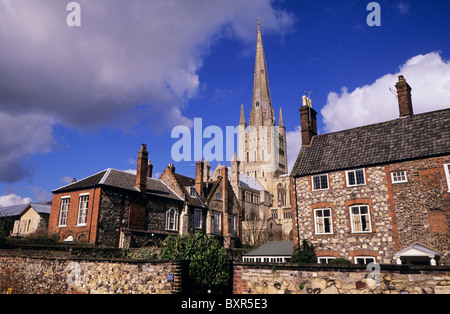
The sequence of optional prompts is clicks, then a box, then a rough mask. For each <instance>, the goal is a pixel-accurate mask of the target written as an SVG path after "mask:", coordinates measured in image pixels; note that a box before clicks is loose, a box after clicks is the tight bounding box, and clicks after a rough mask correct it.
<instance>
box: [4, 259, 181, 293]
mask: <svg viewBox="0 0 450 314" xmlns="http://www.w3.org/2000/svg"><path fill="white" fill-rule="evenodd" d="M188 271H189V266H188V265H187V263H186V262H181V261H157V262H149V261H129V260H111V259H104V260H102V259H91V260H90V259H66V258H45V257H29V256H17V255H15V256H11V255H10V256H5V255H0V294H4V293H14V294H78V293H79V294H108V293H109V294H178V293H181V292H182V289H183V279H184V278H186V275H187V272H188Z"/></svg>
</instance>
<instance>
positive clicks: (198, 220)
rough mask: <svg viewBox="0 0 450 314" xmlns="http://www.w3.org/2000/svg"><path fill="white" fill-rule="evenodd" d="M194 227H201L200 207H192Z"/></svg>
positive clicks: (201, 212) (201, 213)
mask: <svg viewBox="0 0 450 314" xmlns="http://www.w3.org/2000/svg"><path fill="white" fill-rule="evenodd" d="M193 220H194V228H195V229H202V228H203V211H202V210H201V209H198V208H195V209H194V219H193Z"/></svg>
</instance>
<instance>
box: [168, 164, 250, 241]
mask: <svg viewBox="0 0 450 314" xmlns="http://www.w3.org/2000/svg"><path fill="white" fill-rule="evenodd" d="M160 180H161V181H162V182H164V183H165V184H166V185H167V186H168V187H170V188H171V189H172V190H173V191H175V192H176V193H177V194H178V195H181V197H182V198H184V199H185V203H184V207H183V210H182V211H181V212H180V224H181V225H180V226H181V227H180V233H181V234H188V233H195V232H202V233H205V234H209V235H212V236H216V237H219V238H223V239H224V242H225V244H226V245H227V246H229V247H236V246H240V245H241V221H242V210H241V207H240V204H239V201H238V200H237V198H236V195H235V194H234V192H233V188H232V186H231V183H230V180H229V177H228V169H227V168H226V167H222V169H221V175H220V176H217V178H214V179H212V178H211V177H210V167H209V163H208V162H207V161H206V162H204V161H202V160H200V161H198V162H197V163H196V173H195V179H194V178H190V177H186V176H183V175H181V174H178V173H176V172H175V167H174V165H173V164H170V165H169V166H168V167H167V168H166V169H165V170H164V172H163V173H162V175H161V177H160Z"/></svg>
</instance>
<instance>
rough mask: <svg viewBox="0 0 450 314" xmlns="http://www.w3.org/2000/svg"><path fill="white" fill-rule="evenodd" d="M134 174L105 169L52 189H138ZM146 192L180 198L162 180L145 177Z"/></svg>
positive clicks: (59, 190) (135, 190) (175, 198)
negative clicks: (102, 187)
mask: <svg viewBox="0 0 450 314" xmlns="http://www.w3.org/2000/svg"><path fill="white" fill-rule="evenodd" d="M135 182H136V175H134V174H131V173H128V172H124V171H119V170H115V169H106V170H103V171H101V172H99V173H96V174H94V175H92V176H89V177H87V178H84V179H82V180H80V181H77V182H74V183H71V184H69V185H66V186H63V187H61V188H59V189H56V190H53V191H52V192H53V193H62V192H68V191H73V190H83V189H88V188H92V187H94V186H101V185H103V186H110V187H115V188H119V189H123V190H128V191H134V192H137V191H139V190H138V189H137V188H136V186H135ZM147 194H151V195H155V196H160V197H165V198H170V199H174V200H178V201H180V200H182V198H181V197H179V196H178V195H177V194H176V193H175V192H174V191H173V190H171V189H170V188H169V187H168V186H167V185H165V184H164V183H163V182H162V181H160V180H156V179H153V178H147Z"/></svg>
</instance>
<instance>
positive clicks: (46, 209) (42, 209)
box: [0, 202, 52, 217]
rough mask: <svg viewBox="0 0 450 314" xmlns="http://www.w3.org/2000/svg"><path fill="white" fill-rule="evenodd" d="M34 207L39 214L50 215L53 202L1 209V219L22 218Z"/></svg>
mask: <svg viewBox="0 0 450 314" xmlns="http://www.w3.org/2000/svg"><path fill="white" fill-rule="evenodd" d="M29 207H32V208H33V209H34V210H35V211H36V212H37V213H38V214H50V210H51V208H52V205H51V202H47V203H33V202H31V203H28V204H21V205H14V206H7V207H0V217H11V216H20V215H22V214H24V212H25V210H27V209H28V208H29Z"/></svg>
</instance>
